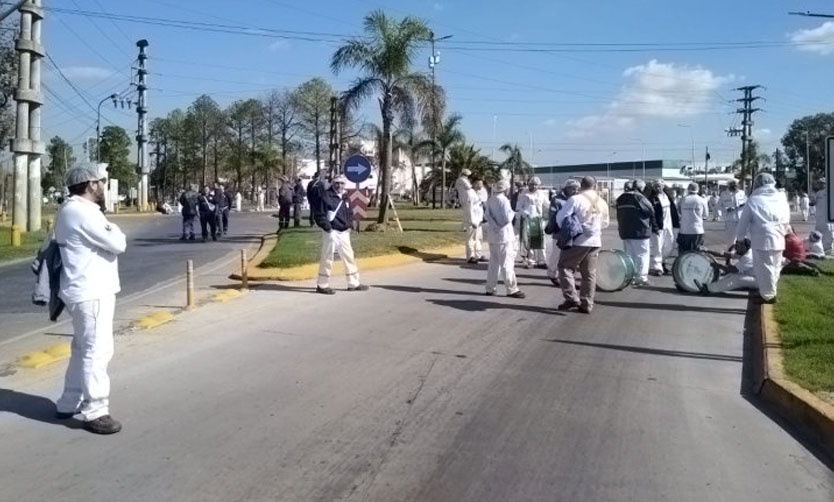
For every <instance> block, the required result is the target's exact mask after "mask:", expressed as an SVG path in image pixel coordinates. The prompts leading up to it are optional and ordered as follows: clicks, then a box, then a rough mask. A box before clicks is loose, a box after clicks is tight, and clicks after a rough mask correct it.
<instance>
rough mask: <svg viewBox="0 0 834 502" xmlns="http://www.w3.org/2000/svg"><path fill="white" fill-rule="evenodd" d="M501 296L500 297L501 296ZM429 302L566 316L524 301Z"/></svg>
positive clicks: (479, 309) (478, 309)
mask: <svg viewBox="0 0 834 502" xmlns="http://www.w3.org/2000/svg"><path fill="white" fill-rule="evenodd" d="M499 298H500V297H499ZM426 301H427V302H429V303H433V304H435V305H438V306H440V307H449V308H453V309H456V310H462V311H464V312H486V311H487V310H510V311H512V312H530V313H531V314H548V315H555V316H562V317H563V316H565V315H567V314H565V313H564V312H559V311H558V310H556V309H555V308H545V307H537V306H535V305H527V304H524V303H498V302H489V301H483V300H440V299H431V298H430V299H427V300H426ZM507 301H513V302H516V301H518V302H521V301H524V300H515V299H512V298H507Z"/></svg>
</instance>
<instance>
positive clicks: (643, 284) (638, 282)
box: [631, 279, 652, 288]
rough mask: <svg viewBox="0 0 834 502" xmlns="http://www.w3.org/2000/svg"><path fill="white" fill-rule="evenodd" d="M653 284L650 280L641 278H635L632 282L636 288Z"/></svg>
mask: <svg viewBox="0 0 834 502" xmlns="http://www.w3.org/2000/svg"><path fill="white" fill-rule="evenodd" d="M651 285H652V283H650V282H649V281H641V280H639V279H635V280H634V282H632V283H631V286H632V287H635V288H644V287H646V286H651Z"/></svg>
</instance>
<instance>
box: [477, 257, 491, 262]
mask: <svg viewBox="0 0 834 502" xmlns="http://www.w3.org/2000/svg"><path fill="white" fill-rule="evenodd" d="M478 261H489V260H487V259H486V257H485V256H479V257H478Z"/></svg>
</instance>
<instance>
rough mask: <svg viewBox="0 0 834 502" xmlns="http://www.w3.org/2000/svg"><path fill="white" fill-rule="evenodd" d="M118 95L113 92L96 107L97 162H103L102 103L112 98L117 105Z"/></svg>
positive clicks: (114, 104)
mask: <svg viewBox="0 0 834 502" xmlns="http://www.w3.org/2000/svg"><path fill="white" fill-rule="evenodd" d="M118 97H119V95H118V94H115V93H113V94H111V95H109V96H107V97H106V98H104V99H102V100H101V101H99V102H98V108H97V109H96V162H101V149H100V148H99V145H100V144H101V105H102V104H104V102H105V101H107V100H108V99H112V100H113V106H116V98H118Z"/></svg>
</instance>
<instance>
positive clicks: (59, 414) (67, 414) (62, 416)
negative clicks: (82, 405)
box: [55, 411, 78, 420]
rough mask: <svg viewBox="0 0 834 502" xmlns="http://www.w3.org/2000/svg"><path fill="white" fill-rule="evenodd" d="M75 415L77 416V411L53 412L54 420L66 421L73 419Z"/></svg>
mask: <svg viewBox="0 0 834 502" xmlns="http://www.w3.org/2000/svg"><path fill="white" fill-rule="evenodd" d="M75 415H78V412H77V411H69V412H63V411H56V412H55V418H57V419H58V420H68V419H70V418H72V417H74V416H75Z"/></svg>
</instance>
